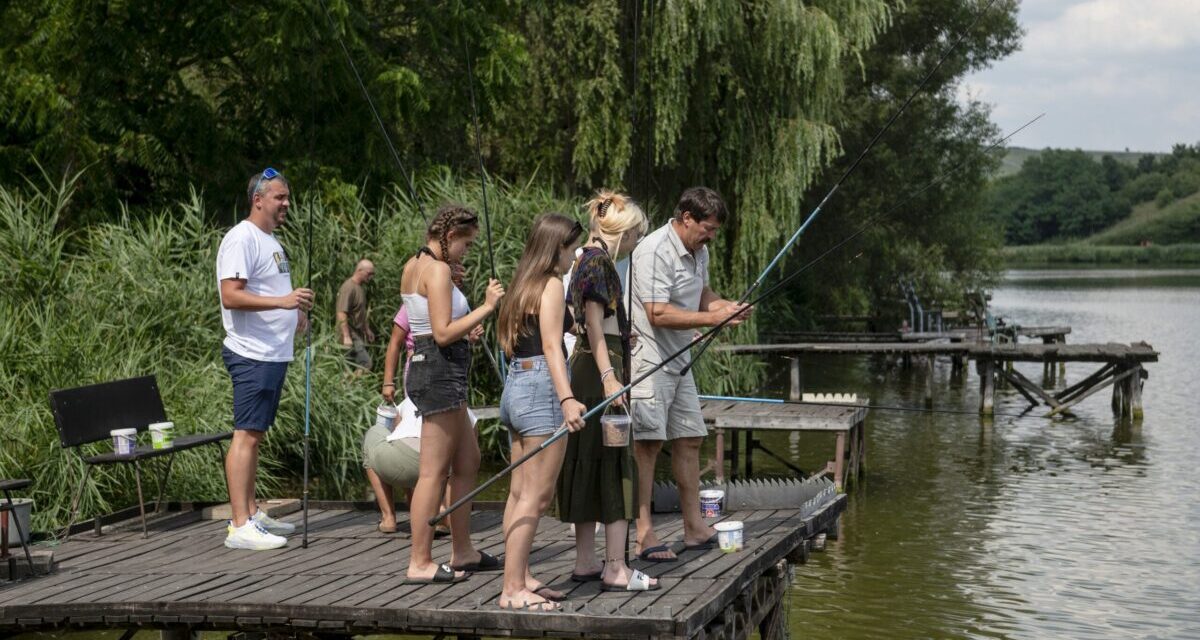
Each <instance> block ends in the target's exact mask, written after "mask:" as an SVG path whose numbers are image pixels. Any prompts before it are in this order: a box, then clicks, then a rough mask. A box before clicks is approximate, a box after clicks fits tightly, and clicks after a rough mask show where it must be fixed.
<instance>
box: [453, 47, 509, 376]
mask: <svg viewBox="0 0 1200 640" xmlns="http://www.w3.org/2000/svg"><path fill="white" fill-rule="evenodd" d="M463 50H464V51H465V52H466V58H467V87H468V88H469V89H470V94H471V122H472V124H474V128H475V157H476V158H477V159H478V161H479V192H480V196H481V198H482V200H483V228H484V233H485V234H486V235H487V247H488V266H490V267H491V270H492V279H493V280H496V281H497V282H498V281H499V280H500V276H498V275H496V250H495V245H494V243H493V242H492V221H491V218H492V217H491V215H489V213H488V200H487V170H486V169H484V166H483V138H482V137H481V136H480V133H479V107H478V106H477V105H476V102H475V69H474V67H473V66H472V65H471V42H470V41H469V40H468V39H467V38H463ZM490 349H491V347H490V346H484V351H489V353H488V359H489V360H491V361H492V365H493V366H494V367H495V369H496V376H497V377H499V379H500V384H501V385H503V384H504V366H503V365H505V364H506V363H505V362H504V351H503V350H502V349H501V348H500V335H499V333H497V335H496V354H494V355H493V354H492V353H490ZM497 356H499V358H498V359H497ZM497 360H498V361H497Z"/></svg>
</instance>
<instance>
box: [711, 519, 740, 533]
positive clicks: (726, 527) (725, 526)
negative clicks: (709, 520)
mask: <svg viewBox="0 0 1200 640" xmlns="http://www.w3.org/2000/svg"><path fill="white" fill-rule="evenodd" d="M713 528H714V529H716V530H717V531H741V530H742V521H741V520H726V521H724V522H718V523H716V524H714V525H713Z"/></svg>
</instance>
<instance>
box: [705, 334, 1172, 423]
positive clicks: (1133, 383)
mask: <svg viewBox="0 0 1200 640" xmlns="http://www.w3.org/2000/svg"><path fill="white" fill-rule="evenodd" d="M1060 335H1065V334H1043V335H1040V336H1038V337H1041V338H1042V339H1043V342H1042V343H1041V344H1036V343H1024V344H1022V343H1018V342H1003V343H997V344H992V343H989V342H976V341H970V340H966V339H964V340H961V341H948V340H945V339H937V340H930V341H907V342H808V343H778V344H739V345H723V346H720V347H716V348H717V349H719V350H721V351H725V352H727V353H733V354H739V355H759V356H783V357H788V358H790V359H791V390H790V393H789V397H790V398H791V399H792V400H799V399H800V394H801V390H802V388H803V382H802V381H803V373H802V369H801V362H800V356H804V355H819V354H825V355H863V356H900V357H902V358H905V359H911V358H914V357H924V358H926V359H932V358H934V357H936V356H948V357H950V358H951V361H952V362H953V363H954V366H955V368H956V369H961V368H962V363H964V362H965V361H967V360H974V361H975V362H976V370H977V372H978V373H979V376H980V402H979V411H980V413H981V414H984V415H991V414H992V413H994V407H995V392H996V384H997V381H999V380H1004V381H1006V382H1009V383H1011V384H1012V385H1013V387H1014V388H1015V389H1017V391H1018V392H1019V393H1021V395H1022V396H1023V397H1024V398H1025V399H1026V400H1028V401H1029V403H1030V405H1031V406H1038V405H1040V404H1043V403H1045V404H1046V405H1048V406H1049V407H1050V412H1049V413H1048V414H1047V415H1056V414H1059V413H1066V412H1069V411H1070V409H1071V407H1072V406H1074V405H1076V404H1078V403H1079V402H1080V401H1081V400H1083V399H1084V398H1087V397H1088V396H1091V395H1092V394H1094V393H1096V392H1098V391H1100V390H1101V389H1103V388H1105V387H1107V386H1109V385H1112V386H1113V410H1114V411H1115V412H1116V413H1118V415H1121V416H1123V417H1127V418H1133V419H1137V418H1141V417H1142V413H1143V411H1142V386H1143V384H1144V383H1145V380H1146V379H1147V378H1148V377H1149V373H1148V372H1147V371H1146V369H1145V365H1146V364H1147V363H1151V362H1157V361H1158V355H1159V354H1158V352H1157V351H1155V350H1154V348H1153V347H1151V346H1150V345H1148V344H1146V343H1145V342H1137V343H1131V344H1121V343H1113V342H1110V343H1104V344H1072V345H1068V344H1065V343H1064V342H1061V341H1060V340H1059V338H1060ZM1014 362H1041V363H1042V364H1043V372H1044V373H1046V375H1054V374H1053V371H1054V369H1055V365H1059V366H1063V365H1065V364H1066V363H1070V362H1076V363H1098V364H1099V365H1100V369H1099V370H1097V371H1095V372H1094V373H1092V374H1091V375H1088V376H1087V377H1085V378H1083V379H1082V380H1080V381H1079V382H1077V383H1075V384H1073V385H1071V386H1069V387H1067V388H1066V389H1063V390H1061V391H1058V392H1056V393H1049V392H1047V391H1045V390H1043V389H1042V388H1041V387H1040V386H1039V385H1037V384H1035V383H1034V382H1033V381H1031V380H1029V378H1028V377H1026V376H1024V375H1022V374H1021V373H1020V372H1019V371H1017V370H1016V369H1015V368H1014V367H1013V366H1012V363H1014ZM924 371H925V376H926V387H925V401H926V404H927V405H932V403H933V398H934V395H935V394H934V390H933V367H932V366H931V365H927V366H925V369H924Z"/></svg>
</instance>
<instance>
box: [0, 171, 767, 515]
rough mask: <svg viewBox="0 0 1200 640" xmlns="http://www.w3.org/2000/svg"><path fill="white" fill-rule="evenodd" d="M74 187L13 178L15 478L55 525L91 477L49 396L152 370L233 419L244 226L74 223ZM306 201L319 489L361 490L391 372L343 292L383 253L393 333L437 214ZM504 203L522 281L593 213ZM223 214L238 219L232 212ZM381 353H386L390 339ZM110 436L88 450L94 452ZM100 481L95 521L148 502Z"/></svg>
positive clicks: (286, 411) (8, 251)
mask: <svg viewBox="0 0 1200 640" xmlns="http://www.w3.org/2000/svg"><path fill="white" fill-rule="evenodd" d="M478 184H479V183H478V181H477V180H476V179H467V178H464V179H462V180H459V179H456V178H454V177H453V176H449V175H443V176H440V177H436V178H433V179H430V180H427V181H425V182H423V183H422V184H420V185H419V190H420V191H421V193H422V200H423V201H424V202H426V203H435V205H436V203H440V202H444V201H459V202H465V203H467V204H469V205H472V206H475V205H476V204H477V199H478ZM73 193H74V190H73V188H72V186H70V185H59V186H55V187H52V188H46V189H44V190H42V191H22V192H18V191H14V190H11V189H5V188H0V291H3V294H0V394H3V397H4V402H3V403H0V424H2V425H3V428H0V477H10V478H11V477H31V478H34V480H35V482H34V485H33V491H32V493H31V494H30V497H32V498H33V499H34V500H35V503H36V507H35V520H34V525H35V528H36V529H38V530H47V529H49V528H51V527H54V526H57V525H60V524H62V523H63V522H64V521H65V518H66V514H67V509H68V507H69V499H70V492H71V490H72V488H73V487H74V486H75V484H76V483H77V482H78V479H79V477H80V474H81V473H82V465H81V463H80V461H79V459H78V457H77V456H75V454H74V453H72V452H68V451H64V450H63V449H61V448H60V447H59V444H58V438H57V433H56V431H55V426H54V420H53V418H52V416H51V414H50V409H49V406H48V403H47V393H48V392H49V391H50V390H52V389H59V388H64V387H75V386H80V385H85V384H90V383H95V382H102V381H107V380H115V379H120V378H125V377H131V376H136V375H143V374H148V373H152V374H155V375H157V376H158V380H159V387H160V389H161V391H162V393H163V399H164V403H165V405H166V408H167V412H168V415H169V416H170V417H171V419H172V420H173V421H174V422H175V424H176V427H177V429H178V431H179V432H180V433H183V434H186V433H192V432H211V431H217V430H224V429H228V428H229V426H230V424H229V423H230V412H231V410H230V394H231V389H230V383H229V377H228V375H227V374H226V372H225V370H224V368H223V366H222V364H221V360H220V345H221V340H222V337H223V330H222V328H221V322H220V314H219V312H218V300H217V290H216V282H215V280H214V275H213V269H214V266H213V265H214V263H215V259H216V250H217V246H218V243H219V242H220V239H221V237H222V235H223V234H224V232H225V229H226V228H225V227H217V226H215V225H213V224H211V222H210V221H211V220H212V219H213V218H214V216H213V215H212V213H211V212H208V211H206V209H205V204H204V202H203V201H202V200H201V199H200V198H199V197H193V198H192V199H191V200H190V201H188V202H183V203H179V204H178V205H176V206H174V207H170V208H168V209H166V210H163V211H158V212H126V215H124V216H123V217H122V219H121V220H120V221H119V222H117V223H108V224H98V225H93V226H89V227H86V228H82V229H73V230H70V231H62V230H60V229H59V228H58V225H57V221H58V220H59V217H60V214H61V213H62V212H63V211H64V210H65V209H67V208H68V207H70V206H71V197H72V194H73ZM293 202H294V204H293V208H292V210H291V212H290V213H289V215H288V221H287V223H286V225H285V226H284V227H283V228H282V229H281V230H280V231H279V236H280V240H281V241H282V243H283V245H284V247H285V248H286V249H287V251H288V253H289V257H290V259H291V263H292V265H293V274H294V275H293V278H294V282H295V284H297V285H299V284H301V283H303V282H305V281H307V279H308V273H307V269H306V266H305V265H306V264H307V262H308V254H307V251H306V249H307V247H306V240H305V236H304V230H305V226H306V224H307V223H308V221H309V220H310V219H311V220H313V227H314V233H313V245H312V265H313V273H312V283H313V288H314V289H315V290H316V293H317V307H316V309H315V310H314V315H313V321H314V325H315V333H314V345H315V356H314V372H313V389H314V394H313V405H312V428H311V433H312V461H313V467H312V468H313V473H314V476H313V479H314V481H313V496H314V497H315V498H349V497H355V496H358V495H361V491H362V486H363V485H362V472H361V463H360V454H359V447H360V439H361V437H362V433H363V431H364V430H365V428H366V426H367V425H369V424H370V420H371V419H372V414H373V411H374V407H375V405H376V404H377V403H378V402H379V396H378V389H379V385H380V379H379V375H378V374H373V375H369V376H365V377H362V378H354V379H352V378H350V377H349V376H348V375H347V370H346V366H345V365H344V363H343V359H342V352H341V350H340V348H339V347H337V346H336V341H335V339H334V330H333V304H334V299H335V295H336V291H337V287H338V286H339V285H340V284H341V282H342V281H343V280H344V279H345V278H346V277H347V276H349V274H350V273H351V271H352V270H353V266H354V264H355V261H357V260H358V259H359V258H363V257H367V258H371V259H373V260H374V261H375V263H376V265H377V277H376V280H375V283H374V284H373V285H372V286H373V290H372V291H371V296H372V311H371V320H372V324H373V326H374V327H375V329H376V333H378V334H379V335H381V336H383V335H386V333H387V332H388V331H390V320H391V317H392V315H393V314H394V313H395V310H396V308H397V306H398V305H399V302H400V299H399V289H398V283H399V275H400V270H401V268H402V266H403V263H404V260H405V259H407V258H408V257H409V256H411V255H412V254H413V252H414V251H415V249H416V248H417V247H418V246H419V242H420V240H421V238H422V237H423V230H424V225H423V224H422V223H421V222H420V215H419V213H418V212H417V210H416V208H415V207H414V206H413V205H412V203H410V202H407V201H406V200H405V199H403V198H393V199H390V200H389V201H387V202H386V203H385V204H384V205H383V206H380V207H377V208H370V209H369V208H367V207H366V206H364V205H363V203H362V202H361V200H359V199H358V198H357V197H355V195H354V193H353V190H351V189H347V188H346V187H345V186H343V187H341V188H340V189H339V190H335V191H333V192H326V193H321V194H317V193H313V192H309V193H305V192H303V191H300V192H298V193H297V194H296V198H295V199H294V200H293ZM489 203H490V205H491V213H492V235H493V238H494V242H495V253H496V267H497V270H498V272H499V274H500V277H501V278H502V279H505V280H507V278H509V277H510V276H511V273H512V267H513V266H514V265H515V263H516V260H517V258H518V257H519V252H520V251H521V249H522V247H523V245H524V241H525V236H526V234H527V233H528V229H529V225H530V222H531V221H532V219H533V217H534V216H535V215H536V214H537V213H540V212H544V211H563V212H567V213H571V214H574V215H578V211H579V209H578V205H579V203H577V202H573V201H570V200H567V199H563V198H559V197H557V196H556V195H555V194H554V193H552V192H551V190H550V189H548V188H544V187H539V186H536V185H534V186H531V185H525V186H522V187H513V186H505V185H497V188H496V190H495V191H493V192H490V193H489ZM432 208H433V205H429V204H427V205H426V209H430V210H431V209H432ZM221 218H222V219H224V220H227V221H228V220H229V219H230V215H229V213H228V212H226V213H225V214H224V215H222V216H221ZM476 247H477V249H476V250H475V251H474V252H472V254H471V255H470V256H469V257H468V261H467V268H468V269H469V272H470V273H469V275H468V283H469V291H468V292H467V293H468V297H469V298H470V299H471V300H472V301H476V300H480V299H481V298H482V290H483V288H484V286H486V282H487V277H486V276H487V274H488V271H489V269H488V266H487V263H486V261H485V260H486V254H487V252H486V251H485V250H484V248H485V247H486V245H485V244H484V242H482V241H481V242H479V243H477V245H476ZM490 326H491V325H490V323H489V329H490ZM749 330H752V329H749V328H748V329H742V331H749ZM297 353H298V358H297V360H296V361H295V362H294V363H293V365H292V367H291V368H290V370H289V372H288V377H287V382H286V387H285V391H284V394H283V402H282V405H281V406H280V412H279V417H278V420H277V422H276V424H275V427H274V428H273V429H272V431H271V434H270V436H269V437H268V438H267V440H266V446H265V449H264V451H263V457H262V465H261V469H260V475H259V478H260V487H261V493H262V494H264V495H280V494H281V493H282V492H285V491H288V489H289V488H294V487H296V486H297V485H298V484H299V477H300V471H301V452H302V446H301V443H302V434H303V424H304V423H303V416H304V367H303V357H302V352H301V351H299V350H298V352H297ZM375 356H376V361H377V362H381V361H382V358H383V354H382V345H379V346H378V348H377V350H376V352H375ZM713 356H717V357H713ZM697 373H698V375H699V377H700V379H701V381H702V384H703V385H704V388H705V389H706V390H710V389H711V390H712V392H713V393H727V392H737V391H747V390H749V389H748V387H749V385H750V384H752V383H753V382H754V381H755V379H756V375H757V370H756V368H755V367H753V366H747V364H746V362H745V361H737V360H734V359H733V358H732V357H729V356H724V355H722V354H713V355H710V356H708V357H706V358H705V359H704V360H703V361H701V364H700V365H699V366H698V367H697ZM498 392H499V384H498V382H497V380H496V375H495V374H494V373H493V371H492V369H491V368H490V367H489V366H488V365H487V360H486V358H484V356H483V355H482V354H480V353H478V352H477V353H476V364H475V366H474V368H473V372H472V393H473V397H472V403H473V404H475V405H477V406H478V405H482V404H487V403H494V402H495V401H496V399H497V398H498V395H499V393H498ZM481 439H482V442H481V444H482V446H483V448H484V449H485V451H486V452H487V454H488V455H491V456H497V457H498V456H502V455H503V454H504V453H505V448H506V446H507V439H506V438H505V437H504V434H503V433H501V432H500V431H499V429H498V428H496V426H495V425H492V426H490V427H485V428H484V429H483V430H482V433H481ZM108 447H109V445H108V444H107V443H101V444H97V445H94V446H92V447H90V448H88V447H85V449H86V451H85V453H89V452H101V451H104V450H107V449H108ZM92 478H93V479H94V482H92V483H91V484H90V485H89V488H88V492H87V494H86V495H85V496H84V498H83V502H82V513H83V516H84V517H90V516H91V515H93V514H96V513H103V512H109V511H111V510H113V509H114V508H122V507H126V506H130V505H133V504H135V501H136V497H135V495H136V494H135V490H134V486H133V481H132V477H131V475H130V472H129V470H127V469H124V468H118V467H101V468H98V469H96V470H95V471H94V472H93V474H92ZM168 494H169V495H170V496H171V497H172V498H175V499H185V500H186V499H190V500H223V499H225V481H224V477H223V474H222V470H221V468H220V467H219V466H217V464H216V459H215V455H214V452H212V451H195V452H185V453H181V454H179V455H178V456H177V460H176V462H175V465H174V468H173V469H172V475H171V482H170V487H169V488H168Z"/></svg>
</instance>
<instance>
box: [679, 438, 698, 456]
mask: <svg viewBox="0 0 1200 640" xmlns="http://www.w3.org/2000/svg"><path fill="white" fill-rule="evenodd" d="M702 444H704V438H679V439H677V440H672V441H671V448H672V449H675V450H678V451H683V452H688V453H691V452H699V451H700V446H701V445H702Z"/></svg>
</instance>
